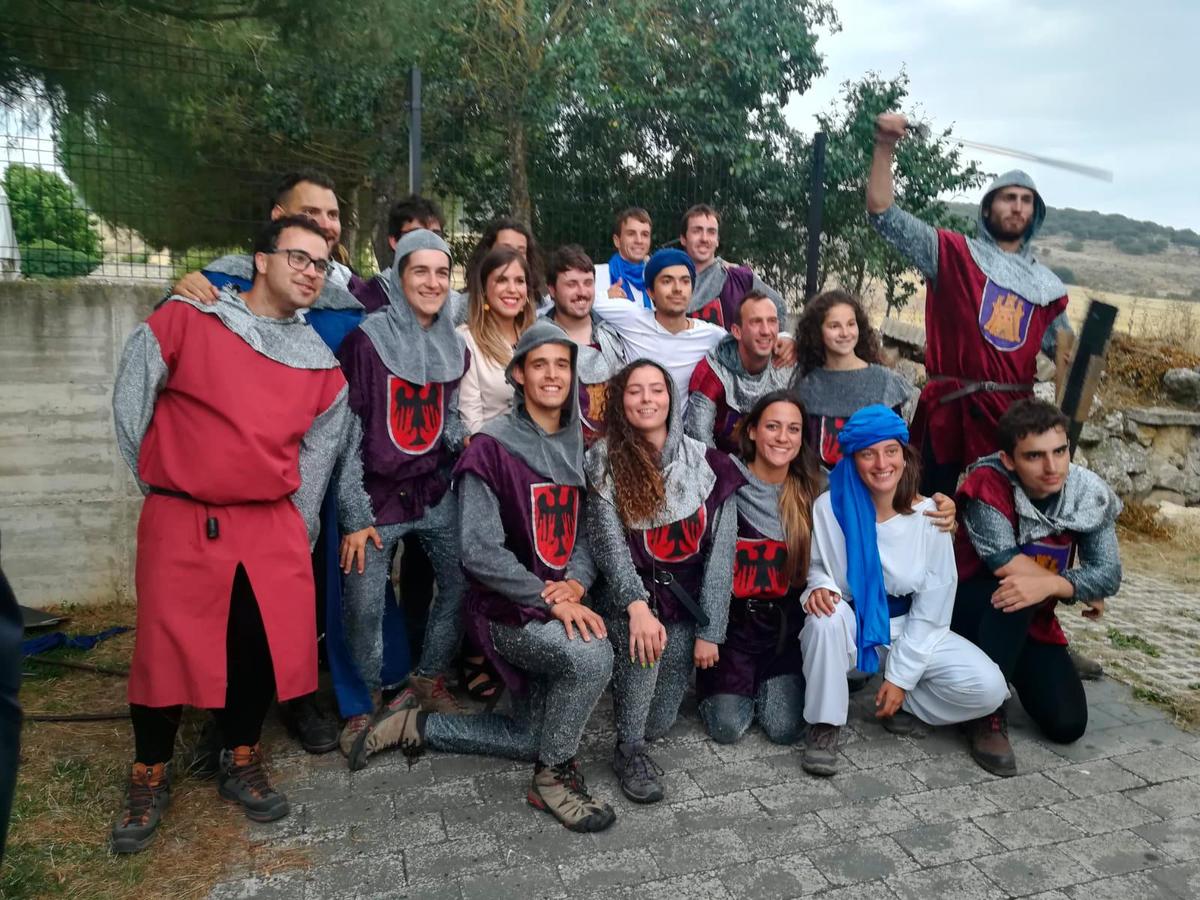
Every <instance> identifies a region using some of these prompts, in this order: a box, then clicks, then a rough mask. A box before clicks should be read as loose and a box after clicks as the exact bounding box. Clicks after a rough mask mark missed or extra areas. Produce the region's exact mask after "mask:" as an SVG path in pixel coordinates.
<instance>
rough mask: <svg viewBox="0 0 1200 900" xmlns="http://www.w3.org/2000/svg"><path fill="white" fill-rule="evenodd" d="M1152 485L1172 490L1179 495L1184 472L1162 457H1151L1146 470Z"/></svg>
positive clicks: (1181, 492) (1182, 486)
mask: <svg viewBox="0 0 1200 900" xmlns="http://www.w3.org/2000/svg"><path fill="white" fill-rule="evenodd" d="M1146 474H1148V475H1149V476H1150V483H1151V486H1152V487H1155V488H1159V489H1161V490H1165V491H1174V492H1175V493H1177V494H1179V495H1180V496H1182V495H1183V491H1184V487H1185V485H1184V481H1185V478H1184V474H1183V472H1181V471H1180V470H1179V469H1177V468H1176V467H1175V466H1173V465H1171V464H1170V463H1169V462H1167V461H1166V460H1164V459H1157V458H1152V459H1151V461H1150V465H1149V467H1148V468H1147V470H1146Z"/></svg>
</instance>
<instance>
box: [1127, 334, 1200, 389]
mask: <svg viewBox="0 0 1200 900" xmlns="http://www.w3.org/2000/svg"><path fill="white" fill-rule="evenodd" d="M1198 365H1200V356H1197V355H1196V354H1195V353H1191V352H1189V351H1188V350H1186V349H1184V347H1183V345H1182V343H1181V342H1179V341H1171V340H1159V339H1155V338H1145V337H1130V336H1129V335H1127V334H1114V335H1113V336H1112V341H1111V342H1110V343H1109V345H1108V358H1107V360H1106V362H1105V366H1104V369H1105V378H1106V380H1108V381H1109V382H1110V383H1112V384H1115V385H1120V386H1122V387H1124V388H1125V389H1126V391H1128V392H1130V393H1131V394H1132V397H1131V399H1135V400H1143V401H1146V400H1149V401H1155V400H1160V399H1162V396H1163V392H1162V379H1163V375H1165V374H1166V373H1167V370H1168V369H1191V368H1195V367H1196V366H1198Z"/></svg>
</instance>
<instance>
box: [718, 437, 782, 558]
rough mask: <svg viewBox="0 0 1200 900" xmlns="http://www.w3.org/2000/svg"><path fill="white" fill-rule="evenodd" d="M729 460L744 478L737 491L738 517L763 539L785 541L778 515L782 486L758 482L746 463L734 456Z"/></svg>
mask: <svg viewBox="0 0 1200 900" xmlns="http://www.w3.org/2000/svg"><path fill="white" fill-rule="evenodd" d="M730 458H731V459H732V460H733V464H734V465H735V466H737V467H738V471H739V472H741V473H742V475H744V476H745V478H746V483H745V484H743V485H742V486H741V487H740V488H738V490H737V511H738V515H739V516H741V517H742V518H743V519H745V520H746V521H747V522H749V523H750V527H751V528H753V529H754V530H755V531H757V532H758V533H759V534H761V535H762V536H763V537H765V538H769V539H770V540H772V541H786V540H787V534H786V533H785V532H784V529H783V521H782V519H781V517H780V515H779V494H780V492H781V491H782V490H783V484H782V483H781V484H768V483H767V482H765V481H759V480H758V477H757V476H756V475H755V474H754V473H753V472H751V471H750V467H749V466H748V465H746V463H744V462H742V460H740V459H739V458H738V457H736V456H733V457H730Z"/></svg>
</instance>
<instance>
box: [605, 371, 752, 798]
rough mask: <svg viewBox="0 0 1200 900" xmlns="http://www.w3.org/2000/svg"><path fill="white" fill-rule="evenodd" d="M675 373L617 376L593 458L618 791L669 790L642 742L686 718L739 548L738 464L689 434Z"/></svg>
mask: <svg viewBox="0 0 1200 900" xmlns="http://www.w3.org/2000/svg"><path fill="white" fill-rule="evenodd" d="M679 406H680V403H679V399H678V398H677V397H675V395H674V386H673V382H672V379H671V376H670V375H669V374H668V372H667V371H666V370H665V369H664V368H663V367H662V366H660V365H659V364H658V363H655V362H651V361H650V360H647V359H640V360H637V361H636V362H633V363H630V364H629V365H628V366H626V367H625V368H624V369H622V370H621V371H620V372H618V373H617V374H616V375H615V376H613V378H612V380H611V381H610V382H609V385H608V391H607V395H606V400H605V426H606V437H605V438H603V439H602V440H600V441H598V442H597V443H596V444H595V445H594V446H593V447H592V448H591V450H589V451H588V454H587V462H586V466H585V468H586V470H587V476H588V486H589V489H590V494H589V499H588V503H587V512H586V519H587V526H588V535H589V538H590V540H591V546H592V555H593V557H594V558H595V562H596V566H597V568H598V569H599V570H600V572H601V573H602V574H603V576H604V588H603V589H602V591H601V592H600V593H599V594H598V596H597V597H596V601H595V602H596V604H597V609H598V611H600V612H601V613H602V615H604V617H605V622H606V625H607V628H608V635H609V638H610V640H612V642H613V650H614V653H615V661H614V664H613V703H614V707H615V715H616V726H617V746H616V750H615V752H614V754H613V768H614V769H615V770H616V772H617V775H618V777H619V778H620V784H621V790H622V791H623V792H624V793H625V795H626V796H627V797H629V798H630V799H631V800H633V801H635V802H638V803H653V802H655V801H658V800H661V799H662V797H663V788H662V785H661V784H660V783H659V780H658V776H659V775H662V774H663V772H662V769H660V768H659V767H658V766H657V765H656V764H655V762H654V760H653V759H651V758H650V756H649V754H648V753H647V751H646V741H647V740H653V739H655V738H658V737H661V736H662V735H664V734H665V733H666V732H667V730H668V729H669V728H670V727H671V725H673V724H674V722H675V718H676V716H677V715H678V714H679V705H680V703H681V702H682V700H683V695H684V693H685V692H686V691H687V687H688V682H689V681H690V679H691V673H692V666H693V665H695V666H697V667H698V668H700V669H707V668H709V667H710V666H712V665H714V664H715V663H716V662H717V660H718V658H719V645H720V644H721V643H722V642H723V641H724V640H725V626H726V621H727V619H728V615H729V596H730V592H731V590H732V587H733V553H734V543H735V541H736V539H737V508H736V501H735V499H734V493H735V492H736V491H737V489H738V488H739V487H740V486H741V485H742V484H744V483H745V478H744V477H743V476H742V474H741V473H740V472H739V471H738V470H737V467H736V466H735V465H734V463H733V461H732V460H731V459H730V458H729V457H728V456H727V455H725V454H724V453H721V452H720V451H718V450H709V449H706V448H705V446H704V445H703V444H701V443H700V442H699V441H697V440H695V439H694V438H690V437H687V436H686V435H684V433H683V424H682V422H681V418H680V414H679Z"/></svg>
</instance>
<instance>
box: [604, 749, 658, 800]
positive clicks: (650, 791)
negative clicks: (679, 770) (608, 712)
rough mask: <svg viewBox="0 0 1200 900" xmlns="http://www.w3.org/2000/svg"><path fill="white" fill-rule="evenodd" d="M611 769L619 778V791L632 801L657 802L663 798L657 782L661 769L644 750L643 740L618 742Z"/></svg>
mask: <svg viewBox="0 0 1200 900" xmlns="http://www.w3.org/2000/svg"><path fill="white" fill-rule="evenodd" d="M613 771H614V772H616V773H617V777H618V778H620V780H621V791H622V792H623V793H624V794H625V796H626V797H628V798H629V799H630V800H632V801H633V802H634V803H657V802H658V801H659V800H661V799H662V798H663V789H662V785H661V784H659V782H658V776H659V775H661V774H662V773H663V770H662V769H660V768H659V767H658V764H657V763H656V762H655V761H654V760H653V759H651V758H650V754H649V753H647V752H646V743H645V741H636V742H634V743H629V744H621V743H618V744H617V747H616V749H615V750H614V751H613Z"/></svg>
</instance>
